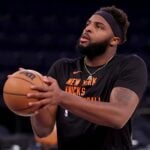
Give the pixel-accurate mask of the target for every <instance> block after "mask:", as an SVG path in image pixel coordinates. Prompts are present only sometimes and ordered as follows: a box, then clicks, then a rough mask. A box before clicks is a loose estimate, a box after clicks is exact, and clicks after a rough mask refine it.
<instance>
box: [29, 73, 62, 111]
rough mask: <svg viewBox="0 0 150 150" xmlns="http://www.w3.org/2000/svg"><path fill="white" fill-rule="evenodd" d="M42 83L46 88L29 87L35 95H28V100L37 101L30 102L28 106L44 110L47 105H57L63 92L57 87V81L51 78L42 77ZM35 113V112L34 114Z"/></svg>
mask: <svg viewBox="0 0 150 150" xmlns="http://www.w3.org/2000/svg"><path fill="white" fill-rule="evenodd" d="M43 81H44V82H45V83H46V84H47V86H44V87H41V86H35V85H34V86H31V89H33V90H36V91H37V92H36V93H28V94H27V97H28V98H36V99H38V100H39V101H37V102H30V103H29V106H37V108H40V109H41V108H44V107H46V106H48V105H59V103H60V101H61V95H62V93H63V91H62V90H61V89H60V87H59V86H58V83H57V81H56V80H55V79H54V78H52V77H46V76H44V77H43ZM36 113H37V112H36Z"/></svg>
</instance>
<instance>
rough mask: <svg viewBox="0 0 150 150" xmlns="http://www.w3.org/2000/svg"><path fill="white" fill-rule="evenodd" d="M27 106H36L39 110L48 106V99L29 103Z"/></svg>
mask: <svg viewBox="0 0 150 150" xmlns="http://www.w3.org/2000/svg"><path fill="white" fill-rule="evenodd" d="M28 105H29V106H36V107H38V108H39V109H41V108H43V107H45V106H47V105H49V99H43V100H41V101H37V102H29V103H28Z"/></svg>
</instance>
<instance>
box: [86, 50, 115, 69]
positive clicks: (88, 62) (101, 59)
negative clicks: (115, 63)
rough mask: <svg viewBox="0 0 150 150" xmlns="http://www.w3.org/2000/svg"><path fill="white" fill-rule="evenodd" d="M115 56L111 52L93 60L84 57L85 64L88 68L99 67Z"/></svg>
mask: <svg viewBox="0 0 150 150" xmlns="http://www.w3.org/2000/svg"><path fill="white" fill-rule="evenodd" d="M115 54H116V52H114V53H112V52H111V53H104V54H103V55H101V56H97V57H94V58H88V57H85V64H86V65H88V66H90V67H96V66H101V65H104V64H106V63H108V62H109V61H110V60H111V59H112V58H113V56H114V55H115Z"/></svg>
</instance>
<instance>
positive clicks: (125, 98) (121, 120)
mask: <svg viewBox="0 0 150 150" xmlns="http://www.w3.org/2000/svg"><path fill="white" fill-rule="evenodd" d="M106 39H109V44H108V47H107V50H106V52H105V53H104V54H103V55H101V56H97V57H95V58H93V59H89V58H87V57H85V60H86V64H87V65H88V66H100V65H103V64H105V63H106V62H107V61H108V60H109V59H110V58H111V57H112V56H113V55H114V54H115V53H116V49H117V45H118V44H119V43H120V38H119V37H115V36H114V34H113V32H112V30H111V27H110V26H109V24H108V23H107V22H106V21H105V19H104V18H103V17H101V16H99V15H93V16H91V18H90V19H89V20H88V21H87V24H86V27H85V29H84V30H83V33H82V35H81V37H80V44H82V45H83V46H88V45H89V44H90V43H94V42H102V41H104V40H106ZM43 81H44V82H45V83H47V85H48V86H47V87H38V86H32V87H31V88H32V89H34V90H37V91H38V92H37V93H28V94H27V96H28V97H29V98H37V99H40V101H38V102H35V103H29V105H30V106H34V105H35V106H37V107H38V108H40V109H37V111H36V112H35V113H34V115H33V116H31V124H32V128H33V131H34V133H35V134H36V135H38V136H40V137H44V136H47V135H48V134H50V133H51V132H52V129H53V127H54V124H55V120H56V111H57V106H61V107H63V108H65V109H67V110H69V111H70V112H72V113H74V114H75V115H77V116H80V117H82V118H84V119H86V120H88V121H90V122H93V123H96V124H98V125H103V126H107V127H112V128H116V129H120V128H122V127H123V126H124V125H125V124H126V123H127V121H128V120H129V119H130V117H131V116H132V114H133V112H134V110H135V109H136V107H137V105H138V102H139V97H138V96H137V94H136V93H135V92H133V91H132V90H130V89H127V88H123V87H115V88H113V89H112V92H111V95H110V102H91V101H85V100H83V98H82V97H79V96H76V95H72V94H69V93H67V92H65V91H63V90H61V89H60V87H59V86H58V83H57V81H56V80H55V79H54V78H52V77H46V76H45V77H43Z"/></svg>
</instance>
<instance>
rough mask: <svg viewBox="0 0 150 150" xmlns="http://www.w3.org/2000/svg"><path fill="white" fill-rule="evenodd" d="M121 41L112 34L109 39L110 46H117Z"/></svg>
mask: <svg viewBox="0 0 150 150" xmlns="http://www.w3.org/2000/svg"><path fill="white" fill-rule="evenodd" d="M120 43H121V39H120V38H119V37H117V36H114V37H113V38H112V39H111V40H110V45H111V46H117V45H119V44H120Z"/></svg>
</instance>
